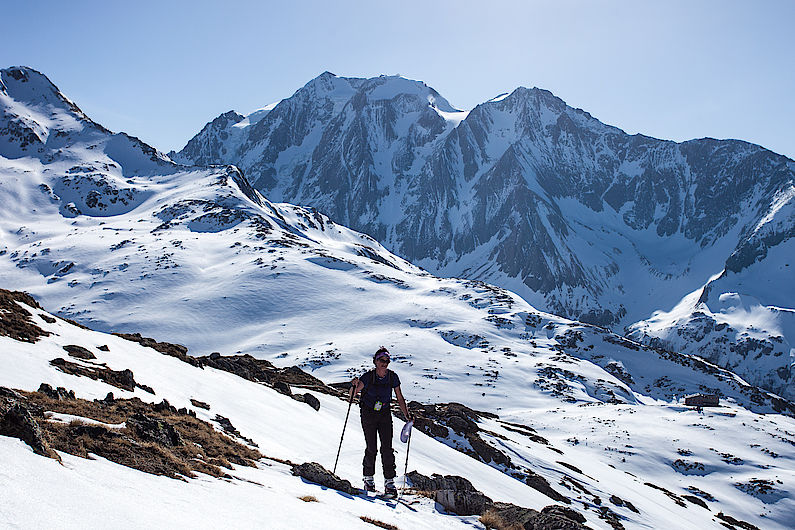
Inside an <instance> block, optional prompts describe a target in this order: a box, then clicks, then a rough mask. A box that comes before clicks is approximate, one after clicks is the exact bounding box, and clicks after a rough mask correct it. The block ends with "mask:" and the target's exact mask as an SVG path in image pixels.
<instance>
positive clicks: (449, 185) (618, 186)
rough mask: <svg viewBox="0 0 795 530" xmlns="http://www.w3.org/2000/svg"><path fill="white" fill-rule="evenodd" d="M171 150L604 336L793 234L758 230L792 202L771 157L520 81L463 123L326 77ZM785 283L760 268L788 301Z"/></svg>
mask: <svg viewBox="0 0 795 530" xmlns="http://www.w3.org/2000/svg"><path fill="white" fill-rule="evenodd" d="M174 157H175V158H176V159H177V160H179V161H182V162H185V163H233V164H236V165H238V166H239V167H240V168H241V169H242V170H243V172H244V174H245V175H246V176H247V177H248V178H249V180H251V182H252V183H253V185H254V187H256V188H257V189H259V190H260V191H262V192H264V193H265V194H267V195H268V196H269V197H271V198H272V199H273V200H276V201H287V202H291V203H297V204H304V205H310V206H313V207H316V208H318V209H319V210H320V211H322V212H324V213H325V214H327V215H329V216H330V217H331V218H332V219H334V220H335V221H337V222H340V223H343V224H346V225H348V226H350V227H352V228H354V229H356V230H360V231H363V232H366V233H368V234H370V235H372V236H373V237H375V238H376V239H378V240H379V241H381V242H382V243H383V244H385V245H386V246H387V247H388V248H389V249H390V250H392V251H393V252H395V253H397V254H399V255H401V256H403V257H405V258H407V259H409V260H411V261H412V262H414V263H416V264H418V265H421V266H423V267H425V268H426V269H428V270H430V271H432V272H434V273H436V274H442V275H448V276H461V277H468V278H476V279H480V280H485V281H489V282H491V283H495V284H497V285H500V286H502V287H505V288H509V289H511V290H513V291H515V292H517V293H519V294H520V295H522V296H523V297H524V298H525V299H527V300H528V301H530V302H531V303H533V304H534V305H536V306H538V307H540V308H543V309H545V310H547V311H551V312H554V313H557V314H561V315H564V316H567V317H570V318H576V319H579V320H583V321H586V322H591V323H594V324H598V325H602V326H608V327H611V328H613V329H617V330H621V329H624V328H625V327H627V326H629V325H631V324H633V323H635V322H638V321H642V320H645V319H647V318H650V317H651V316H652V314H654V313H655V311H669V310H671V309H672V308H674V307H675V306H677V304H679V303H680V302H681V301H682V300H683V299H684V298H685V296H686V295H688V294H690V293H692V292H694V291H697V290H700V289H702V288H704V286H705V285H706V284H707V282H708V281H709V280H710V278H712V277H713V276H715V275H719V274H721V273H722V272H723V271H724V269H725V273H724V274H727V275H731V274H738V273H739V272H740V271H742V270H744V269H747V268H748V267H751V266H752V265H753V264H754V263H757V262H759V261H760V260H764V259H765V256H767V254H768V250H769V249H770V248H773V247H780V248H784V247H781V245H782V244H785V243H786V242H787V241H788V240H789V238H790V237H791V233H792V232H793V224H792V222H791V219H790V220H789V221H786V220H785V221H784V222H781V220H780V219H777V221H778V223H777V224H776V226H775V227H773V226H766V223H769V222H770V221H771V219H772V217H773V216H774V214H775V212H776V211H778V210H779V209H780V208H781V202H782V200H783V201H784V203H785V204H790V203H791V201H792V194H791V193H790V191H789V190H792V189H793V188H792V186H793V176H794V175H795V171H794V168H795V163H793V162H792V161H791V160H789V159H787V158H786V157H783V156H780V155H777V154H775V153H772V152H770V151H767V150H765V149H763V148H761V147H759V146H756V145H752V144H749V143H746V142H741V141H736V140H713V139H701V140H692V141H689V142H684V143H679V144H678V143H674V142H669V141H663V140H657V139H654V138H649V137H645V136H641V135H634V136H630V135H627V134H626V133H624V132H623V131H621V130H620V129H617V128H615V127H611V126H608V125H605V124H603V123H601V122H599V121H598V120H596V119H595V118H593V117H591V116H590V115H589V114H588V113H587V112H584V111H582V110H579V109H573V108H571V107H569V106H567V105H566V104H565V103H564V102H563V101H562V100H560V99H559V98H557V97H555V96H554V95H552V94H551V93H550V92H548V91H545V90H540V89H536V88H534V89H525V88H519V89H516V90H515V91H514V92H512V93H511V94H509V95H507V96H503V97H501V98H495V99H494V100H490V101H488V102H486V103H483V104H481V105H478V106H477V107H476V108H475V109H473V110H471V111H469V112H461V111H457V110H456V109H454V108H453V107H452V106H451V105H450V104H449V103H448V102H447V101H446V100H444V98H442V97H441V96H440V95H439V94H438V93H437V92H436V91H434V90H433V89H432V88H430V87H428V86H427V85H425V84H424V83H421V82H415V81H410V80H407V79H403V78H397V77H379V78H373V79H353V78H340V77H336V76H334V75H333V74H329V73H324V74H323V75H321V76H320V77H318V78H316V79H314V80H313V81H311V82H309V83H308V84H307V85H306V86H304V87H303V88H301V89H300V90H298V91H297V92H296V93H295V94H294V95H293V96H292V97H290V98H288V99H285V100H283V101H282V102H280V103H279V104H278V105H276V106H275V107H274V108H273V109H272V110H270V111H269V112H261V111H260V112H258V113H255V115H252V116H250V117H248V118H245V117H243V116H240V115H238V114H235V113H227V114H224V115H222V116H220V117H219V118H217V119H216V120H214V121H213V122H211V123H210V124H208V125H207V126H206V127H205V128H204V129H203V130H202V131H201V133H199V134H198V135H197V136H196V137H194V138H193V139H192V140H191V141H190V142H189V143H188V144H187V146H186V147H185V148H184V149H183V150H182V151H181V152H180V153H179V154H175V155H174ZM782 197H783V199H782ZM779 217H780V216H779ZM763 225H765V226H766V228H765V232H766V233H765V236H764V237H760V235H759V233H758V232H759V228H760V226H763ZM767 232H769V233H767ZM785 273H786V271H783V270H782V271H780V272H779V273H775V272H774V273H773V274H779V276H778V280H779V283H780V285H781V288H782V289H784V290H787V291H788V292H790V293H791V291H792V287H791V286H790V284H791V283H792V282H790V281H786V274H785ZM747 287H748V288H749V289H751V291H753V286H748V285H747ZM749 294H752V295H754V296H756V293H754V292H751V293H749ZM771 303H772V302H769V301H766V300H765V299H764V298H761V299H760V304H761V306H762V307H766V306H767V305H770V304H771ZM790 305H791V304H790ZM690 309H691V310H692V311H696V310H697V308H690ZM641 338H642V337H641ZM732 340H734V339H733V338H730V341H732ZM678 346H680V347H681V344H678ZM774 349H776V350H777V351H779V355H780V354H781V353H788V352H789V339H787V340H785V341H784V343H782V345H781V346H780V347H774Z"/></svg>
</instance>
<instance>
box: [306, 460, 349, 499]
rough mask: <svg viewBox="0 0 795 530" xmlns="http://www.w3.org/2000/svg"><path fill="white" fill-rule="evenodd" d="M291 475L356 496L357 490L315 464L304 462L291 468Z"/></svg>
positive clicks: (347, 482)
mask: <svg viewBox="0 0 795 530" xmlns="http://www.w3.org/2000/svg"><path fill="white" fill-rule="evenodd" d="M292 472H293V475H295V476H298V477H301V478H304V479H306V480H308V481H309V482H313V483H315V484H320V485H321V486H325V487H327V488H331V489H334V490H337V491H341V492H343V493H348V494H350V495H356V494H357V493H359V490H357V489H356V488H354V487H353V486H352V485H351V483H350V482H349V481H347V480H344V479H341V478H339V477H338V476H337V475H335V474H334V473H332V472H331V471H329V470H328V469H326V468H324V467H323V466H321V465H320V464H318V463H317V462H305V463H303V464H300V465H294V466H293V471H292Z"/></svg>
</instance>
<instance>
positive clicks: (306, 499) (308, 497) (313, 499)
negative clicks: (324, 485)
mask: <svg viewBox="0 0 795 530" xmlns="http://www.w3.org/2000/svg"><path fill="white" fill-rule="evenodd" d="M298 498H299V499H301V500H302V501H304V502H318V500H317V497H315V496H314V495H304V496H303V497H298Z"/></svg>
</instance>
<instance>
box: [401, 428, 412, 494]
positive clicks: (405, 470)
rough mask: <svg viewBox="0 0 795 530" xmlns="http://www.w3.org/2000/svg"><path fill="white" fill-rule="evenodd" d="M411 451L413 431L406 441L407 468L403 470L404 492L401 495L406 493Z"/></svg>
mask: <svg viewBox="0 0 795 530" xmlns="http://www.w3.org/2000/svg"><path fill="white" fill-rule="evenodd" d="M409 449H411V429H409V439H408V440H406V466H405V467H404V468H403V491H401V492H400V493H401V495H402V494H403V493H405V492H406V474H407V473H408V471H409Z"/></svg>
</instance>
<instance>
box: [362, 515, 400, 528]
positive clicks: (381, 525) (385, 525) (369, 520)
mask: <svg viewBox="0 0 795 530" xmlns="http://www.w3.org/2000/svg"><path fill="white" fill-rule="evenodd" d="M359 519H361V520H362V521H364V522H365V523H370V524H372V525H375V526H377V527H379V528H386V529H387V530H400V529H399V528H398V527H397V526H395V525H393V524H389V523H385V522H383V521H379V520H378V519H373V518H371V517H367V516H364V515H362V516H361V517H359Z"/></svg>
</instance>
